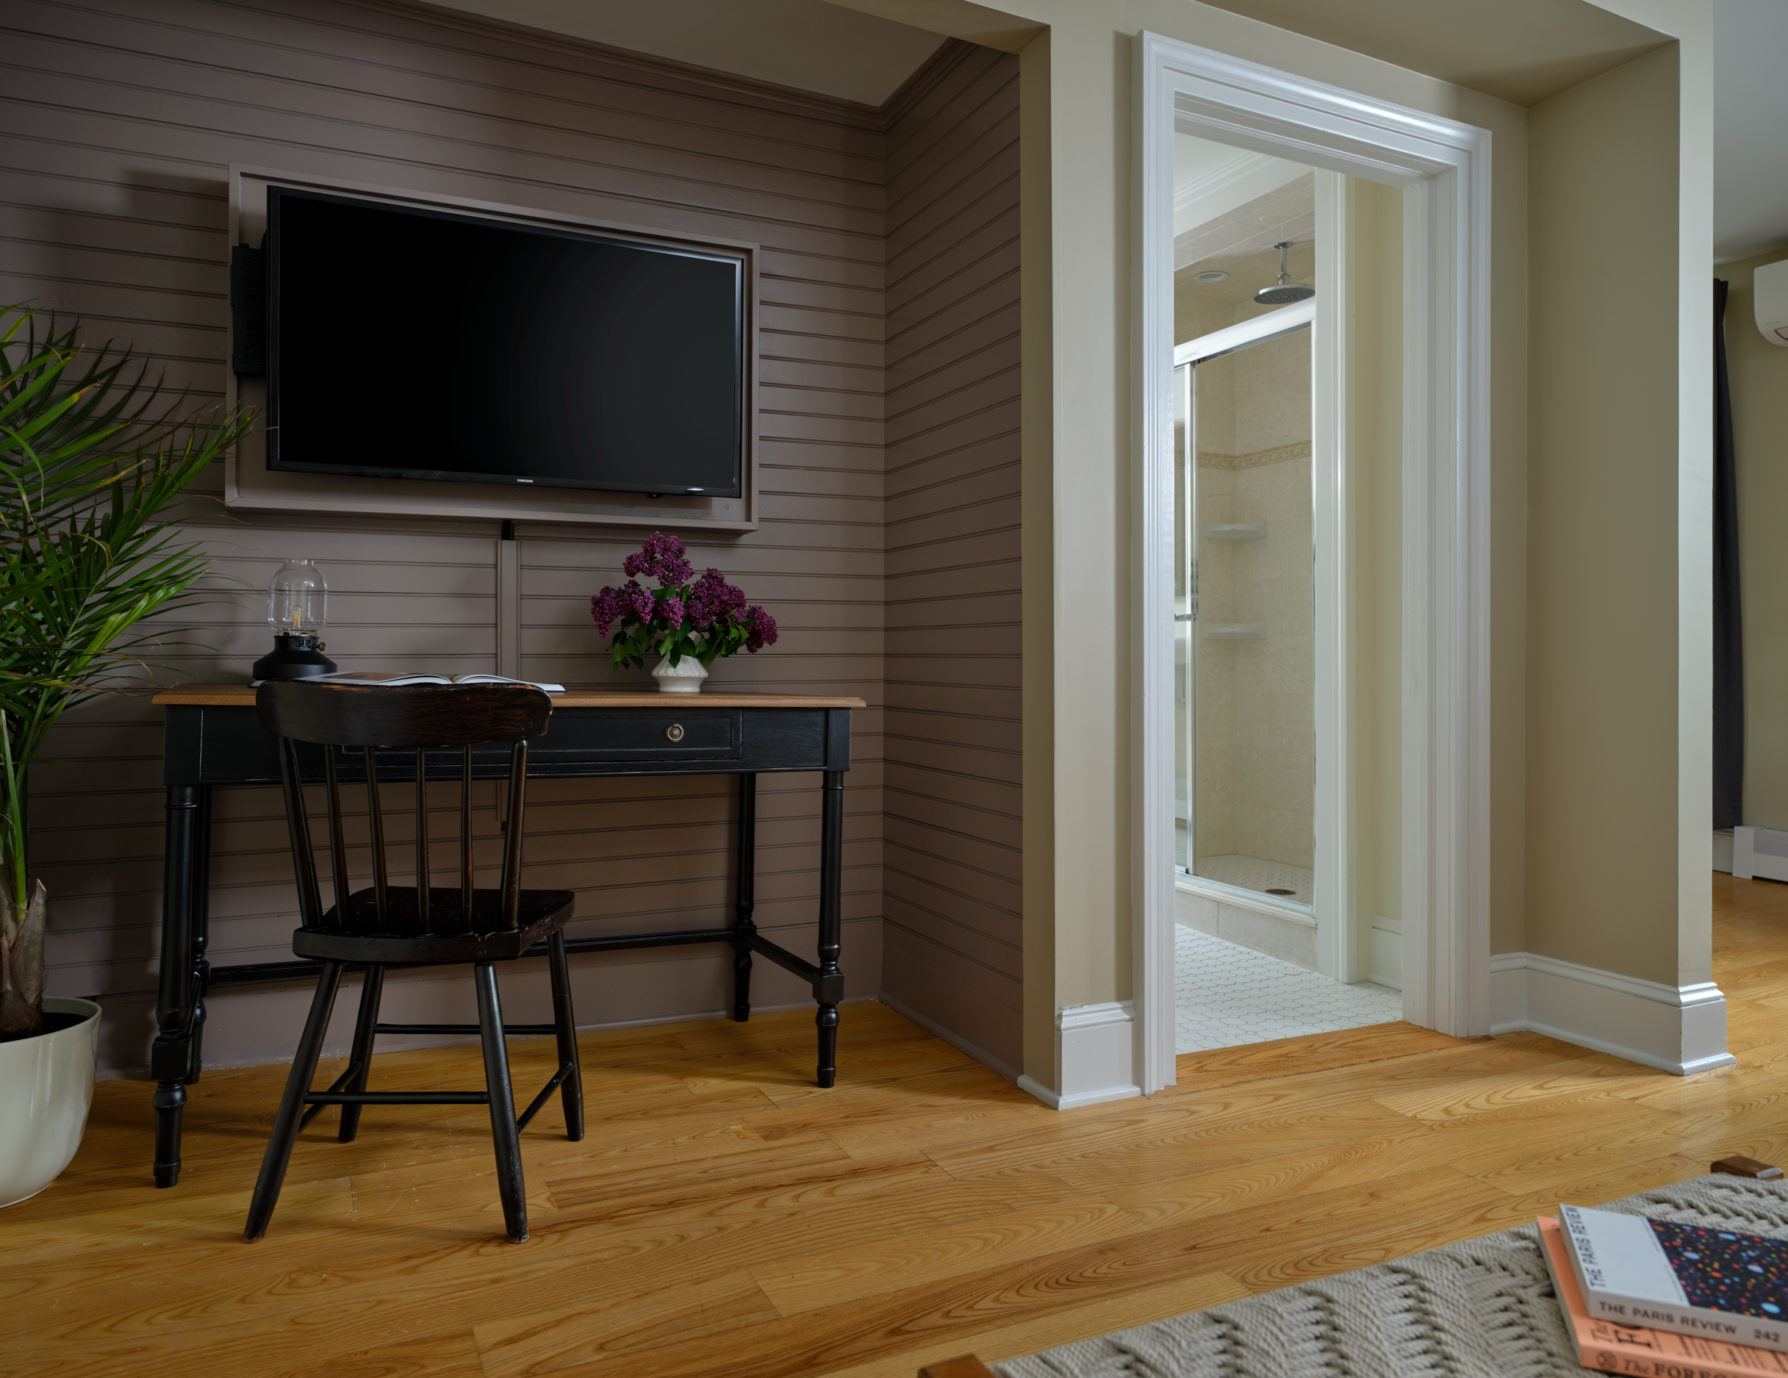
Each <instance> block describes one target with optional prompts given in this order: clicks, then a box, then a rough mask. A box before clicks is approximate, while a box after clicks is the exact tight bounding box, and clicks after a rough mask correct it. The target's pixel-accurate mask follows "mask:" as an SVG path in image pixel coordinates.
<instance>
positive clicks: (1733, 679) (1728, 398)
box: [1713, 278, 1745, 828]
mask: <svg viewBox="0 0 1788 1378" xmlns="http://www.w3.org/2000/svg"><path fill="white" fill-rule="evenodd" d="M1725 322H1726V283H1725V282H1724V281H1723V280H1722V279H1720V278H1715V279H1714V474H1713V499H1714V507H1713V519H1714V529H1713V657H1714V663H1713V825H1714V827H1716V828H1731V827H1736V826H1737V825H1738V824H1740V823H1742V822H1743V821H1744V816H1743V814H1744V797H1745V656H1744V628H1743V624H1742V622H1741V621H1740V618H1739V592H1738V474H1737V465H1736V461H1735V460H1734V458H1733V454H1732V389H1731V385H1730V384H1729V383H1728V382H1727V379H1726V324H1725Z"/></svg>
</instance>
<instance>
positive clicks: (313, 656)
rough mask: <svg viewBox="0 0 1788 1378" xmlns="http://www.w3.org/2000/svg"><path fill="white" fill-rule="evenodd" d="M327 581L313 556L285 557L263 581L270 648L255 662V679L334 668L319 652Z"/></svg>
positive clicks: (295, 676) (319, 672)
mask: <svg viewBox="0 0 1788 1378" xmlns="http://www.w3.org/2000/svg"><path fill="white" fill-rule="evenodd" d="M328 601H329V585H328V584H326V583H325V582H324V581H323V572H322V571H321V570H320V569H318V568H317V564H316V561H315V560H287V561H286V562H285V563H284V564H283V565H281V566H280V567H279V571H278V572H277V573H276V574H275V575H274V576H273V578H272V579H271V580H270V581H269V582H268V584H267V621H268V623H269V624H270V625H271V626H272V628H273V649H272V650H271V651H269V652H268V653H267V654H266V655H264V656H262V657H261V658H260V659H259V660H257V661H256V662H255V668H254V677H255V678H256V679H310V678H311V677H312V676H314V675H327V674H332V673H334V671H335V662H334V661H333V660H331V659H329V657H328V656H326V655H324V654H323V643H322V642H321V641H320V640H318V637H320V636H321V635H322V632H323V623H324V622H325V621H326V620H327V615H328Z"/></svg>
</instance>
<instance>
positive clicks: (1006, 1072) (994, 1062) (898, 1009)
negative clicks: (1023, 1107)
mask: <svg viewBox="0 0 1788 1378" xmlns="http://www.w3.org/2000/svg"><path fill="white" fill-rule="evenodd" d="M875 998H876V999H877V1000H878V1001H880V1002H881V1003H882V1004H884V1005H886V1006H887V1007H888V1008H889V1009H891V1010H893V1011H894V1013H895V1014H897V1015H899V1016H900V1017H901V1018H903V1019H910V1020H912V1021H913V1023H915V1024H917V1025H918V1026H919V1027H920V1028H921V1029H923V1030H925V1032H926V1033H928V1034H931V1035H932V1036H933V1037H934V1038H941V1039H943V1040H944V1042H946V1043H948V1044H949V1045H950V1046H951V1047H952V1048H956V1049H958V1050H960V1051H962V1052H965V1053H967V1054H968V1055H969V1056H970V1057H972V1058H974V1060H975V1061H976V1062H979V1063H980V1064H981V1065H982V1066H984V1067H986V1068H989V1069H990V1070H992V1071H995V1072H998V1073H999V1074H1000V1075H1001V1076H1002V1077H1004V1078H1005V1079H1006V1080H1007V1081H1016V1082H1021V1083H1022V1081H1023V1080H1024V1079H1023V1077H1021V1076H1020V1075H1019V1073H1018V1069H1017V1068H1016V1067H1014V1066H1013V1065H1012V1064H1011V1063H1009V1062H1007V1061H1006V1060H1005V1059H1004V1058H1003V1057H995V1056H994V1055H993V1054H992V1053H990V1052H988V1051H987V1050H986V1049H985V1048H981V1047H977V1046H976V1045H975V1044H973V1043H971V1042H969V1041H968V1039H966V1038H964V1037H963V1036H962V1035H961V1034H959V1033H957V1032H956V1031H955V1030H954V1029H948V1028H945V1027H944V1026H943V1025H942V1024H940V1023H938V1022H937V1020H935V1019H933V1018H932V1017H931V1016H930V1015H928V1014H921V1013H920V1012H919V1011H918V1010H916V1009H914V1008H913V1007H912V1006H911V1005H909V1004H907V1003H906V1001H904V1000H900V999H897V998H896V997H895V996H892V995H889V994H888V992H887V991H883V992H882V993H881V994H880V995H878V996H876V997H875ZM1025 1089H1026V1090H1027V1091H1028V1090H1030V1088H1029V1087H1028V1086H1027V1087H1025ZM1032 1094H1033V1095H1034V1094H1035V1092H1033V1093H1032Z"/></svg>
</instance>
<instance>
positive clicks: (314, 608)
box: [267, 560, 329, 636]
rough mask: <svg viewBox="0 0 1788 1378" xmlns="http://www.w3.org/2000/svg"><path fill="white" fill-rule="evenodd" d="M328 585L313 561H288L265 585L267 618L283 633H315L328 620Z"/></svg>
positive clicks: (275, 628) (278, 631)
mask: <svg viewBox="0 0 1788 1378" xmlns="http://www.w3.org/2000/svg"><path fill="white" fill-rule="evenodd" d="M328 604H329V585H328V584H327V583H326V582H324V579H323V572H322V571H321V570H320V569H318V568H317V565H316V561H315V560H287V561H286V562H285V563H284V564H283V565H281V566H280V567H279V572H278V573H276V574H275V575H274V576H273V579H272V581H271V582H270V583H269V584H268V585H267V621H268V622H270V623H271V624H272V625H273V630H274V632H276V633H280V634H283V635H286V636H318V635H320V634H321V633H322V630H323V625H324V623H325V622H327V621H328Z"/></svg>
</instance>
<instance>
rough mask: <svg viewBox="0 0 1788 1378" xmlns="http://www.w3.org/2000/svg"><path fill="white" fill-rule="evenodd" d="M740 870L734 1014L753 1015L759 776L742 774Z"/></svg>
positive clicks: (737, 1016)
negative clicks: (752, 992) (752, 956)
mask: <svg viewBox="0 0 1788 1378" xmlns="http://www.w3.org/2000/svg"><path fill="white" fill-rule="evenodd" d="M738 870H739V874H738V888H737V891H736V894H735V898H734V903H733V1018H734V1019H736V1020H738V1021H739V1022H740V1023H741V1024H743V1023H744V1022H745V1021H746V1020H747V1019H749V1018H751V937H752V935H753V934H754V933H756V932H757V924H756V923H754V922H753V921H752V918H751V915H752V911H753V910H754V909H755V908H756V900H755V898H754V891H755V889H756V885H757V776H755V775H741V776H740V777H739V867H738Z"/></svg>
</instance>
